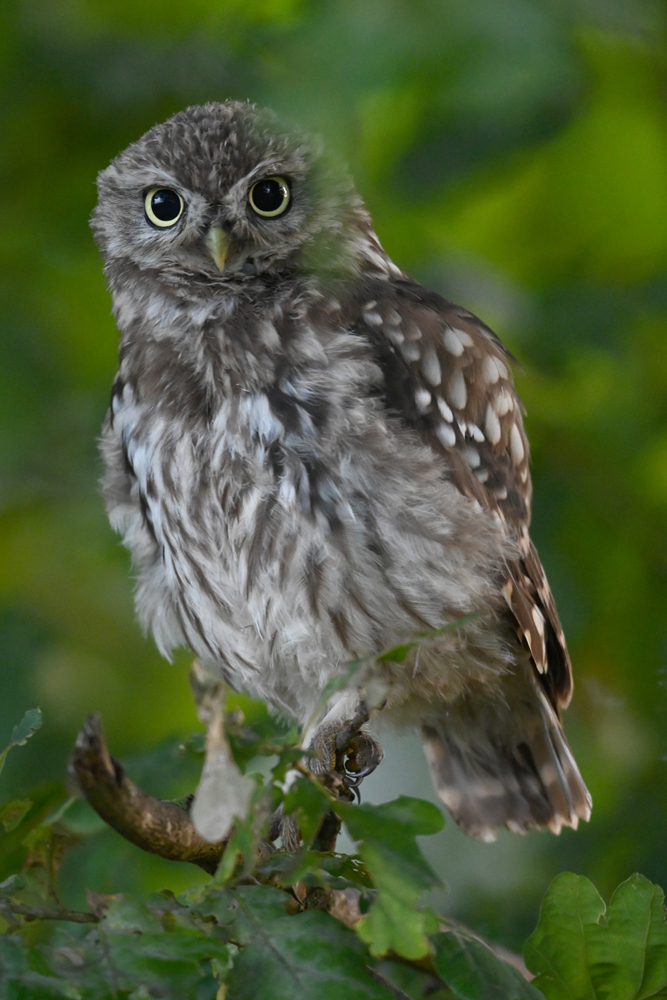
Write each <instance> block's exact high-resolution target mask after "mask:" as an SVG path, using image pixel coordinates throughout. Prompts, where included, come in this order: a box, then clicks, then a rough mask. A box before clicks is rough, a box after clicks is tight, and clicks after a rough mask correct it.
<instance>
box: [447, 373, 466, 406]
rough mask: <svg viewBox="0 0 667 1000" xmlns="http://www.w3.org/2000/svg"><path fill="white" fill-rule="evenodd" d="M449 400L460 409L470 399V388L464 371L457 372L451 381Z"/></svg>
mask: <svg viewBox="0 0 667 1000" xmlns="http://www.w3.org/2000/svg"><path fill="white" fill-rule="evenodd" d="M449 401H450V402H451V403H452V405H453V406H455V407H456V408H457V409H458V410H462V409H463V407H464V406H465V405H466V402H467V401H468V390H467V389H466V382H465V379H464V377H463V372H455V374H454V377H453V378H452V380H451V382H450V383H449Z"/></svg>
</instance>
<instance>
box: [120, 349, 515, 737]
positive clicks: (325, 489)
mask: <svg viewBox="0 0 667 1000" xmlns="http://www.w3.org/2000/svg"><path fill="white" fill-rule="evenodd" d="M348 341H349V343H348ZM322 350H324V352H325V353H327V351H328V356H327V357H325V358H324V359H323V358H322V357H319V358H317V357H315V359H313V358H312V357H311V359H310V361H308V362H307V363H302V364H301V366H300V367H299V369H298V370H297V369H293V370H292V371H291V373H290V376H289V378H288V377H284V378H282V379H276V380H274V381H273V382H272V383H271V384H270V385H268V386H264V387H262V388H261V389H258V388H256V389H254V390H253V389H252V388H247V389H245V388H244V389H242V390H241V389H240V388H238V386H237V387H236V391H234V385H233V383H232V382H230V380H229V379H227V381H226V384H227V386H228V389H227V391H226V392H224V393H222V392H221V393H218V394H217V396H216V397H215V398H214V402H213V404H209V406H208V409H207V413H206V419H205V420H202V419H200V418H197V415H196V414H195V412H194V410H193V411H192V412H189V409H188V407H189V403H188V399H189V398H191V394H190V397H188V396H186V395H185V394H184V395H183V397H182V399H181V404H180V405H179V406H173V405H171V404H170V403H169V401H168V400H167V397H166V396H164V394H163V396H162V397H160V396H155V395H153V396H152V397H149V398H146V396H145V394H144V395H143V396H142V391H141V385H140V384H138V383H136V382H135V384H134V385H133V384H132V380H131V379H128V380H125V379H123V377H122V368H121V377H120V378H119V381H118V382H117V386H116V391H115V394H114V399H113V405H112V409H111V411H110V415H109V418H108V420H107V424H106V428H105V432H104V438H103V453H104V457H105V460H106V464H107V476H106V479H105V495H106V500H107V509H108V513H109V517H110V520H111V522H112V525H113V526H114V527H115V528H116V529H117V530H119V531H120V532H121V533H122V534H123V536H124V541H125V544H126V545H127V546H128V548H129V549H130V551H131V553H132V557H133V561H134V563H135V566H136V571H137V576H138V585H137V590H136V604H137V610H138V614H139V617H140V620H141V621H142V623H143V625H144V627H145V628H147V629H149V630H150V631H152V633H153V635H154V637H155V639H156V641H157V644H158V646H159V648H160V649H161V651H162V652H163V653H165V655H169V653H170V651H171V650H172V649H173V648H174V647H175V646H178V645H187V646H189V647H190V648H191V649H192V650H193V651H194V652H195V653H196V654H197V655H198V656H199V657H200V658H201V659H202V660H203V661H204V662H205V663H207V664H209V665H210V666H212V667H213V668H214V669H215V670H217V671H218V672H219V673H221V674H222V676H223V677H224V678H225V679H226V680H227V681H228V682H229V683H230V684H231V685H232V686H233V687H234V688H237V689H241V690H245V691H249V692H251V693H253V694H255V695H257V696H259V697H262V698H265V699H267V700H268V701H269V702H270V703H271V704H272V705H273V706H275V707H276V708H278V709H281V710H283V711H286V712H288V713H290V714H292V715H295V716H297V717H299V718H301V719H302V720H304V719H305V718H307V717H308V716H309V714H310V712H311V711H312V710H313V708H314V706H315V704H316V703H317V701H318V699H319V696H320V692H321V690H322V688H323V686H324V685H325V684H326V682H327V680H328V679H329V678H330V677H331V675H332V673H334V672H335V671H336V670H338V669H340V668H341V665H342V664H343V663H345V662H346V661H348V660H350V659H352V658H356V657H360V656H364V655H368V654H371V653H373V652H376V651H378V650H379V649H382V648H384V647H387V646H388V645H391V644H393V643H395V642H399V641H404V640H405V639H406V638H409V637H410V636H411V635H413V634H414V633H415V631H416V630H421V629H424V628H429V627H437V626H439V625H441V624H442V622H443V620H447V619H451V618H452V617H460V616H461V615H464V614H468V613H470V612H471V611H473V612H474V611H475V609H478V608H480V607H482V606H483V607H484V608H485V613H486V614H488V610H489V608H490V607H493V604H494V601H496V603H497V600H496V596H497V595H494V594H493V593H491V590H492V587H491V585H490V582H489V581H490V580H493V579H494V570H495V567H494V562H497V563H498V564H500V562H501V561H502V558H503V550H502V546H503V538H504V536H502V533H501V532H499V531H498V529H497V527H496V526H495V525H494V523H493V521H492V519H491V518H489V517H487V516H486V515H484V514H483V512H482V511H481V510H480V509H477V510H474V509H473V507H472V506H471V504H470V503H469V501H468V500H466V499H465V498H464V497H463V496H462V495H461V494H460V492H459V491H458V490H456V489H455V488H454V487H453V486H452V484H451V483H450V482H449V481H448V480H447V477H446V476H443V474H442V467H441V466H440V467H438V468H436V464H435V462H434V457H433V455H432V454H431V453H430V450H429V449H427V448H425V447H423V446H422V445H420V444H419V443H418V442H416V441H415V440H414V439H413V437H412V435H411V432H409V431H408V430H406V429H405V428H403V427H402V426H401V425H400V423H398V422H397V421H394V420H393V418H392V417H391V416H390V415H389V414H388V413H387V412H386V411H385V409H384V408H383V406H382V404H381V402H380V401H379V400H378V397H377V393H374V392H373V391H371V390H372V383H373V381H374V380H376V378H377V372H376V370H375V368H374V366H373V365H372V364H370V363H369V361H368V359H367V358H365V357H363V356H360V355H359V347H358V343H357V342H356V341H355V340H354V338H352V337H349V338H346V337H340V338H338V341H337V342H336V343H330V344H329V345H328V347H327V346H326V345H325V347H324V348H322V349H321V350H320V353H321V351H322ZM312 353H316V352H311V354H312ZM180 377H181V380H182V381H183V383H184V384H185V381H186V379H185V376H184V375H183V374H182V373H181V376H180ZM174 379H176V381H177V382H178V376H177V375H175V376H174V377H173V378H172V379H171V384H173V382H174ZM323 401H326V402H323ZM199 409H200V410H201V407H199ZM495 575H497V574H495ZM482 634H484V635H485V638H484V640H483V642H484V644H485V648H484V649H481V647H480V648H476V649H475V650H474V651H472V652H471V649H469V650H468V651H467V653H466V651H465V650H463V651H461V650H459V651H452V650H450V651H449V653H448V654H447V660H448V662H449V664H450V669H449V670H443V667H442V657H440V659H439V660H438V663H437V666H433V669H432V670H430V674H429V666H428V663H425V664H423V665H422V669H423V674H424V678H423V679H424V684H425V685H426V687H429V686H430V687H431V688H433V687H434V686H436V687H438V689H439V690H440V691H442V689H443V688H445V687H446V688H448V689H451V691H450V694H451V693H452V692H454V689H456V688H457V687H460V686H462V685H464V684H465V683H466V682H467V681H468V680H469V676H470V673H471V671H472V672H475V671H478V670H479V671H482V672H483V671H486V673H487V674H488V671H489V669H490V667H489V664H492V667H491V669H492V670H495V671H500V672H501V671H502V670H503V669H504V668H505V666H506V663H507V659H508V653H507V651H506V649H504V646H503V639H502V637H500V636H497V635H496V634H495V632H494V631H493V630H492V631H489V630H488V628H487V629H486V630H483V629H481V628H480V636H481V635H482ZM473 645H474V644H473ZM431 675H432V676H431Z"/></svg>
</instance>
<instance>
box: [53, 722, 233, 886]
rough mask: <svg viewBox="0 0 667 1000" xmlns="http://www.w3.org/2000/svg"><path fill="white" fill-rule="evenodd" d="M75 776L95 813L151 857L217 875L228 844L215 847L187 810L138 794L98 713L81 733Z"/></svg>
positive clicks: (73, 763)
mask: <svg viewBox="0 0 667 1000" xmlns="http://www.w3.org/2000/svg"><path fill="white" fill-rule="evenodd" d="M70 771H71V773H72V774H73V775H74V776H75V779H76V783H77V785H78V787H79V788H80V790H81V792H82V793H83V795H84V796H85V798H86V799H87V801H88V802H89V803H90V805H91V806H92V807H93V809H94V810H95V812H96V813H97V814H98V815H99V816H101V817H102V819H103V820H104V821H105V823H108V824H109V826H111V827H113V829H114V830H116V831H117V833H120V835H121V836H122V837H125V839H126V840H129V841H130V842H131V843H132V844H135V845H136V846H137V847H141V848H142V850H144V851H148V852H149V853H150V854H159V855H160V857H162V858H167V860H169V861H189V862H190V863H191V864H194V865H198V866H199V867H200V868H203V869H204V871H206V872H208V874H209V875H213V874H214V873H215V870H216V868H217V867H218V864H219V862H220V858H221V857H222V852H223V850H224V848H225V845H226V843H227V839H225V840H221V841H218V843H214V844H211V843H209V842H208V841H207V840H204V838H203V837H200V835H199V834H198V833H197V831H196V830H195V828H194V826H193V824H192V822H191V820H190V817H189V815H188V813H187V812H186V811H185V809H182V808H181V807H180V806H178V805H176V803H175V802H167V801H165V800H164V799H156V798H154V797H153V796H152V795H147V794H146V792H143V791H142V790H141V789H140V788H137V786H136V785H135V784H134V782H132V781H130V779H129V778H128V776H127V774H126V773H125V771H124V770H123V768H122V767H121V765H120V764H119V763H118V761H116V760H114V759H113V757H111V755H110V754H109V751H108V749H107V745H106V742H105V739H104V730H103V729H102V720H101V718H100V715H99V713H98V712H95V713H93V714H92V715H89V716H88V718H87V719H86V721H85V723H84V725H83V727H82V728H81V730H80V732H79V735H78V737H77V741H76V744H75V747H74V751H73V753H72V758H71V761H70Z"/></svg>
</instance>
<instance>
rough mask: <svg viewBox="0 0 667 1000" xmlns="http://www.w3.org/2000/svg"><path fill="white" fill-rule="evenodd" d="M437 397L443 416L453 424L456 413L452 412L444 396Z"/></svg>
mask: <svg viewBox="0 0 667 1000" xmlns="http://www.w3.org/2000/svg"><path fill="white" fill-rule="evenodd" d="M436 398H437V400H438V409H439V410H440V413H441V414H442V416H443V417H444V419H445V420H446V421H447V423H449V424H451V422H452V420H453V419H454V414H453V413H452V411H451V410H450V408H449V407H448V406H447V403H446V402H445V400H444V399H443V398H442V396H437V397H436Z"/></svg>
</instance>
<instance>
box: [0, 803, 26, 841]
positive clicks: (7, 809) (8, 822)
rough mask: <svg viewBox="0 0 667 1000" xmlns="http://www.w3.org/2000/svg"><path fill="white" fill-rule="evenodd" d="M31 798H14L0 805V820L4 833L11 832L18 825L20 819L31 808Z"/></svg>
mask: <svg viewBox="0 0 667 1000" xmlns="http://www.w3.org/2000/svg"><path fill="white" fill-rule="evenodd" d="M32 805H33V803H32V799H14V801H13V802H8V803H7V805H4V806H2V807H0V822H1V823H2V825H3V827H4V830H5V833H11V832H12V830H15V829H16V827H17V826H18V825H19V823H20V822H21V820H22V819H23V817H24V816H26V815H27V813H28V812H29V811H30V810H31V809H32Z"/></svg>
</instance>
